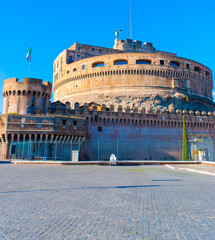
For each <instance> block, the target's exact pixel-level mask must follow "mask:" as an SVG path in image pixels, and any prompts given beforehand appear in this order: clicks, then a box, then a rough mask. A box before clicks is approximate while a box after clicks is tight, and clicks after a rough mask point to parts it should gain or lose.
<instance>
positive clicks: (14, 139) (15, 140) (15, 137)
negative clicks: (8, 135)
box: [13, 134, 18, 142]
mask: <svg viewBox="0 0 215 240" xmlns="http://www.w3.org/2000/svg"><path fill="white" fill-rule="evenodd" d="M17 140H18V137H17V134H14V136H13V141H14V142H17Z"/></svg>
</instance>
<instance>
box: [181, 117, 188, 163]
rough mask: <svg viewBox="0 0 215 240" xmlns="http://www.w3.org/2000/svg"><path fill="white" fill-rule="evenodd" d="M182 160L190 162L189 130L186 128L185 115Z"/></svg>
mask: <svg viewBox="0 0 215 240" xmlns="http://www.w3.org/2000/svg"><path fill="white" fill-rule="evenodd" d="M182 160H183V161H186V160H189V145H188V137H187V128H186V122H185V116H184V115H183V140H182Z"/></svg>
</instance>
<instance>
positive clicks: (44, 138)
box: [42, 134, 46, 142]
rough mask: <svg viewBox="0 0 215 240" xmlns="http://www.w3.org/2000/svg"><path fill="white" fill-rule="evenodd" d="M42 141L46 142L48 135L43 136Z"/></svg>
mask: <svg viewBox="0 0 215 240" xmlns="http://www.w3.org/2000/svg"><path fill="white" fill-rule="evenodd" d="M42 141H43V142H44V141H46V135H45V134H43V136H42Z"/></svg>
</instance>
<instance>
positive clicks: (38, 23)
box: [0, 0, 215, 112]
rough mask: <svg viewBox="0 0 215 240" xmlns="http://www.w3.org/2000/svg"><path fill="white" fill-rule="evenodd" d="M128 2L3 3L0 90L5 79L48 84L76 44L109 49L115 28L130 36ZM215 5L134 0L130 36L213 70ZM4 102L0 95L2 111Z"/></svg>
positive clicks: (191, 0)
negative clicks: (38, 80) (28, 56)
mask: <svg viewBox="0 0 215 240" xmlns="http://www.w3.org/2000/svg"><path fill="white" fill-rule="evenodd" d="M129 7H130V0H120V1H113V0H109V1H98V0H94V1H86V0H82V1H73V0H70V1H69V0H61V1H50V0H45V1H44V0H43V1H41V0H37V1H35V0H31V1H29V0H28V1H26V0H21V1H17V0H16V1H10V0H8V1H1V10H0V26H1V27H0V43H1V44H0V83H1V84H0V86H1V88H0V90H1V91H2V87H3V82H4V79H6V78H10V77H18V78H19V79H22V78H23V77H27V76H28V63H27V61H26V54H27V51H28V49H29V47H30V46H31V45H32V66H31V77H35V78H41V79H43V80H45V81H52V70H53V61H54V59H55V58H56V57H57V55H58V54H59V53H60V52H61V51H63V50H64V49H66V48H68V47H69V46H70V45H72V44H73V43H74V42H75V41H77V42H79V43H85V44H89V45H96V46H104V47H112V46H113V44H114V38H115V37H114V33H113V29H122V30H123V32H122V33H121V36H120V38H121V39H126V38H129V12H130V10H129ZM214 10H215V1H213V0H205V1H200V0H195V1H194V0H189V1H188V0H186V1H185V0H181V1H172V0H171V1H170V0H163V1H160V0H154V1H149V0H148V1H145V0H132V29H133V31H132V37H133V39H136V40H141V41H143V42H146V41H148V42H152V43H154V45H155V48H156V49H158V50H163V51H169V52H174V53H177V54H178V56H181V57H185V58H189V59H192V60H195V61H198V62H200V63H203V64H205V65H206V66H208V67H209V68H210V69H211V70H212V72H213V73H214V72H215V64H214V56H215V31H214V26H215V11H214ZM2 103H3V98H2V96H1V97H0V111H1V112H2V105H3V104H2Z"/></svg>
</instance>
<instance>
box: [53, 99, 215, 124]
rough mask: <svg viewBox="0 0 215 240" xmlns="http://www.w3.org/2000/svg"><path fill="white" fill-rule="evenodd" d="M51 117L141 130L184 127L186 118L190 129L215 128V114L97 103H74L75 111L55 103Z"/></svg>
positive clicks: (68, 106)
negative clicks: (69, 118)
mask: <svg viewBox="0 0 215 240" xmlns="http://www.w3.org/2000/svg"><path fill="white" fill-rule="evenodd" d="M49 113H50V114H59V115H60V114H62V115H73V116H76V117H82V118H85V119H86V122H87V124H97V125H98V126H107V125H110V126H111V125H113V126H114V125H122V126H134V127H135V126H138V127H161V128H165V127H169V128H182V124H183V123H182V117H183V115H185V116H186V122H187V127H188V128H198V129H199V128H201V129H208V128H210V129H214V127H215V114H213V113H212V112H206V111H202V112H201V113H200V112H199V111H196V112H194V111H192V110H190V111H189V112H188V111H187V110H183V111H181V110H180V109H177V110H176V111H175V110H174V109H170V110H168V109H167V108H163V109H162V110H160V109H159V108H157V109H156V110H155V111H153V110H152V109H151V108H149V109H145V108H141V109H138V108H137V107H134V108H133V109H132V110H131V109H130V107H129V106H127V107H126V108H123V107H122V106H120V105H119V106H117V108H115V107H114V105H111V106H110V107H106V105H105V104H102V105H101V106H99V105H96V104H92V105H89V104H84V105H83V106H80V105H79V103H75V105H74V109H71V108H70V104H69V103H66V104H63V103H60V102H56V103H53V104H52V106H51V107H50V108H49Z"/></svg>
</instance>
